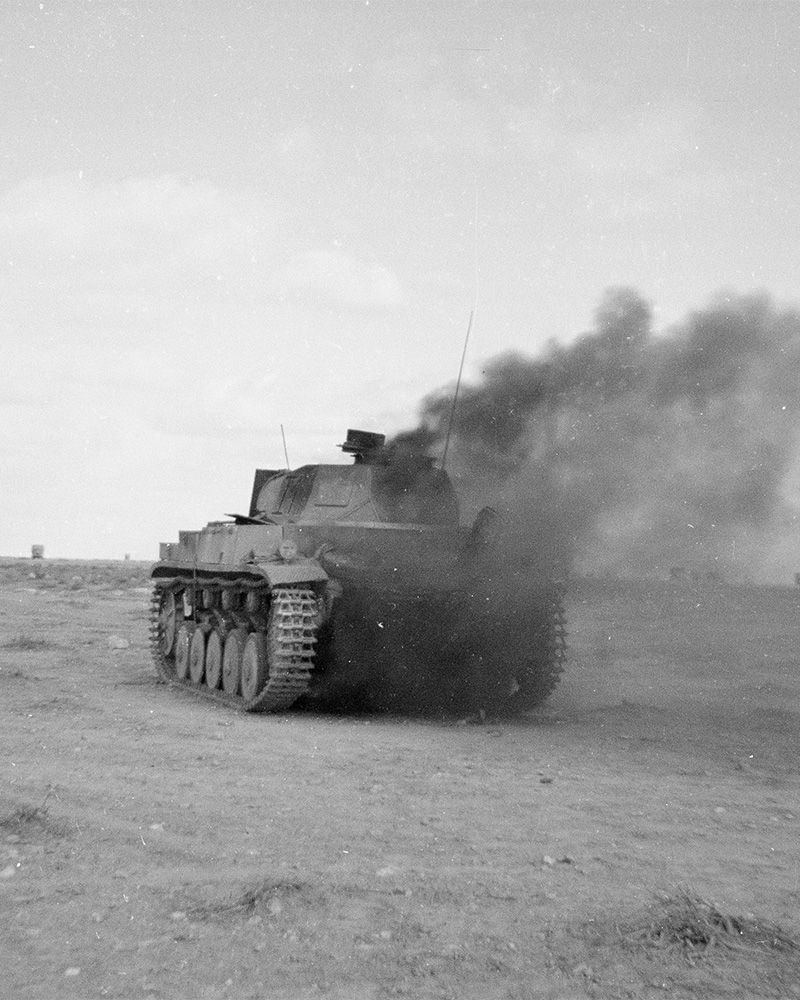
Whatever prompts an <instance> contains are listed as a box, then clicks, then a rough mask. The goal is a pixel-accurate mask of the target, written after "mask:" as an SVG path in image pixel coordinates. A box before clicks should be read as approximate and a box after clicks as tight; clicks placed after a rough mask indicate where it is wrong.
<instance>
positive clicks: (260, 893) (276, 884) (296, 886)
mask: <svg viewBox="0 0 800 1000" xmlns="http://www.w3.org/2000/svg"><path fill="white" fill-rule="evenodd" d="M302 888H303V885H302V883H300V882H292V881H286V880H285V879H263V880H261V881H259V882H257V883H256V884H255V885H253V886H251V887H250V888H248V889H245V890H244V891H243V892H241V893H240V894H239V895H238V896H235V897H233V898H232V899H228V900H226V901H224V902H217V903H201V904H198V905H196V906H193V907H191V909H190V910H189V914H190V916H191V917H192V919H193V920H204V919H207V918H208V917H210V916H214V915H217V914H227V913H237V912H241V913H251V912H252V911H253V910H254V909H255V908H256V907H257V906H259V905H262V904H267V905H268V904H269V903H270V902H271V901H272V900H275V899H277V898H278V897H280V896H287V895H290V894H292V893H296V892H299V891H300V890H301V889H302Z"/></svg>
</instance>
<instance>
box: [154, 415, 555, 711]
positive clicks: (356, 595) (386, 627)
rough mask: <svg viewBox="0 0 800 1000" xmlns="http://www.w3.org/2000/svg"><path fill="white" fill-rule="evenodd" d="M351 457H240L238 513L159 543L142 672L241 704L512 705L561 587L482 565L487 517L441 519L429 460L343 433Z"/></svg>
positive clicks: (524, 702)
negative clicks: (288, 465)
mask: <svg viewBox="0 0 800 1000" xmlns="http://www.w3.org/2000/svg"><path fill="white" fill-rule="evenodd" d="M339 447H341V448H342V449H343V451H344V453H345V454H347V455H349V456H351V457H352V459H353V461H352V464H349V465H343V464H338V465H335V464H331V465H305V466H302V467H300V468H297V469H294V470H288V469H283V470H277V469H257V470H256V473H255V481H254V483H253V490H252V495H251V499H250V506H249V509H248V513H247V514H226V515H225V517H226V518H228V520H225V521H212V522H211V523H209V524H208V525H207V526H206V527H205V528H203V529H201V530H199V531H181V532H179V537H178V541H177V542H166V543H162V544H161V547H160V558H159V561H158V562H157V563H156V564H155V565H154V567H153V569H152V574H151V575H152V580H153V597H152V612H151V625H150V635H151V647H152V652H153V659H154V662H155V666H156V669H157V671H158V674H159V677H160V678H161V679H162V680H163V681H165V682H167V683H169V684H171V685H180V686H183V687H185V688H187V689H190V690H192V691H194V692H195V693H197V694H199V695H202V696H204V697H207V698H211V699H214V700H218V701H221V702H224V703H226V704H228V705H230V706H232V707H235V708H239V709H242V710H245V711H248V712H276V711H282V710H284V709H287V708H288V707H289V706H290V705H293V704H295V703H301V704H305V705H313V704H315V703H316V704H320V705H336V704H339V705H341V704H349V705H353V704H355V705H358V706H359V707H365V708H369V709H377V710H392V709H395V710H407V709H409V708H413V709H415V710H423V711H424V710H425V709H426V708H428V707H429V708H435V709H444V710H454V711H458V712H461V711H465V712H468V713H469V712H476V713H479V714H480V716H481V717H482V716H483V715H484V714H485V713H487V712H493V713H499V712H511V713H514V712H520V711H526V710H529V709H532V708H534V707H536V706H537V705H538V704H539V703H540V702H542V701H543V700H544V699H545V698H546V697H547V695H548V694H549V693H550V692H551V691H552V689H553V688H554V687H555V685H556V683H557V682H558V679H559V676H560V674H561V672H562V670H563V667H564V661H565V648H566V643H565V636H566V632H565V621H564V611H563V587H562V585H561V584H560V583H559V582H558V581H553V580H547V579H540V578H538V577H537V576H536V575H535V574H533V575H531V576H527V575H526V578H525V583H524V586H523V585H520V582H519V574H518V573H517V574H516V577H514V575H513V574H512V575H511V582H509V581H508V580H507V579H506V576H505V575H504V574H503V573H502V572H500V570H499V568H498V567H499V562H498V559H497V547H496V542H495V538H496V535H497V531H498V518H497V516H496V514H495V513H494V511H492V509H491V508H485V509H484V510H483V511H481V513H480V514H479V515H478V517H477V518H476V520H475V522H474V523H473V524H472V525H471V526H462V525H461V524H460V522H459V505H458V501H457V498H456V494H455V491H454V488H453V485H452V483H451V481H450V479H449V477H448V476H447V474H446V472H445V471H444V470H443V469H440V468H437V466H436V462H435V460H434V459H433V458H431V457H429V456H428V455H426V454H423V453H419V452H416V451H413V450H410V449H408V448H404V447H398V446H391V445H387V444H386V440H385V436H384V435H382V434H374V433H371V432H367V431H360V430H349V431H348V432H347V436H346V440H345V442H344V444H342V445H340V446H339Z"/></svg>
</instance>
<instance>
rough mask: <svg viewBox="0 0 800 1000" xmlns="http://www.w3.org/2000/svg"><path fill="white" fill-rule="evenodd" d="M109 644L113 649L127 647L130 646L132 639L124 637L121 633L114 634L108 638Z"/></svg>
mask: <svg viewBox="0 0 800 1000" xmlns="http://www.w3.org/2000/svg"><path fill="white" fill-rule="evenodd" d="M108 645H109V647H110V648H111V649H127V648H128V646H130V640H129V639H123V638H122V636H119V635H112V636H109V638H108Z"/></svg>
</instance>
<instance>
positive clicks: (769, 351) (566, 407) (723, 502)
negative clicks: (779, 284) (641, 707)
mask: <svg viewBox="0 0 800 1000" xmlns="http://www.w3.org/2000/svg"><path fill="white" fill-rule="evenodd" d="M452 399H453V387H452V386H448V387H446V388H443V389H442V390H440V391H438V392H436V393H434V394H433V395H431V396H430V397H429V398H427V399H426V400H425V401H424V402H423V405H422V409H421V415H420V422H419V425H418V427H417V428H415V429H414V430H410V431H408V432H406V433H404V434H401V435H399V436H398V439H397V442H398V443H404V444H406V445H409V446H415V447H422V448H425V449H428V450H429V452H430V453H431V454H436V453H438V454H439V455H441V454H442V452H443V450H444V445H445V440H446V437H447V432H448V426H449V424H450V417H451V409H452ZM799 415H800V314H799V313H798V312H797V310H795V309H789V308H783V307H779V306H778V305H776V304H775V303H774V302H773V301H772V299H771V298H770V297H769V296H768V295H766V294H752V295H733V294H731V295H720V296H719V297H718V298H717V299H715V300H714V301H713V302H712V303H711V304H710V305H709V306H708V307H707V308H704V309H701V310H699V311H697V312H693V313H691V314H690V315H689V316H688V317H687V318H686V319H685V320H684V321H683V322H681V323H679V324H678V325H676V326H675V327H673V328H671V329H669V330H667V331H665V332H663V333H656V332H655V331H654V330H653V317H652V311H651V309H650V306H649V305H648V303H647V302H646V301H645V300H644V299H643V298H642V296H641V295H640V294H639V293H638V292H636V291H635V290H632V289H624V288H623V289H612V290H609V291H608V292H606V294H605V296H604V297H603V299H602V301H601V303H600V305H599V307H598V309H597V310H596V313H595V320H594V328H593V329H592V330H590V331H589V332H587V333H585V334H584V335H582V336H581V337H579V338H578V339H577V340H576V341H575V342H574V343H572V344H570V345H567V346H564V345H560V344H557V343H555V342H552V343H550V344H549V345H548V346H547V347H546V348H545V349H544V350H543V351H542V352H541V353H540V354H539V355H538V356H535V357H527V356H525V355H522V354H517V353H513V354H503V355H500V356H498V357H495V358H494V359H492V360H491V361H490V362H489V363H488V364H487V365H486V367H485V369H484V371H483V373H482V377H481V379H480V381H479V382H477V383H475V384H472V385H466V386H462V388H461V392H460V395H459V399H458V405H457V408H456V411H455V417H454V420H453V425H452V436H451V439H450V442H449V447H448V456H447V468H448V472H449V473H450V475H451V476H452V477H453V479H454V481H455V483H456V486H457V489H458V490H459V493H460V494H461V498H462V506H463V508H464V512H465V514H466V515H467V516H469V515H470V514H471V513H474V512H476V511H477V510H478V509H479V508H480V507H481V506H483V505H484V504H489V505H492V506H494V507H495V508H497V509H498V510H500V511H501V513H502V514H503V515H504V519H505V523H506V531H505V533H504V545H505V547H506V549H507V552H508V553H509V554H516V556H517V557H519V559H520V560H522V561H524V562H527V563H528V564H530V565H534V566H537V567H538V568H540V569H541V570H542V571H543V572H546V573H548V574H551V573H559V574H563V573H565V572H566V571H568V570H569V569H570V568H571V569H574V570H575V571H578V572H597V573H609V572H611V573H617V574H621V575H622V574H624V575H645V576H653V575H660V576H663V575H665V574H666V573H668V572H669V570H670V568H672V567H679V566H681V567H685V568H686V569H687V571H696V572H702V573H716V574H719V575H720V576H723V577H725V578H743V577H752V578H755V579H785V578H786V574H787V573H788V572H789V570H790V568H792V567H793V565H794V563H797V564H800V552H799V551H798V536H797V531H796V527H797V526H796V521H795V518H796V513H797V509H798V507H797V504H796V499H797V498H796V496H793V491H796V486H797V482H796V475H797V474H796V459H797V454H798V452H797V444H798V433H797V432H798V416H799Z"/></svg>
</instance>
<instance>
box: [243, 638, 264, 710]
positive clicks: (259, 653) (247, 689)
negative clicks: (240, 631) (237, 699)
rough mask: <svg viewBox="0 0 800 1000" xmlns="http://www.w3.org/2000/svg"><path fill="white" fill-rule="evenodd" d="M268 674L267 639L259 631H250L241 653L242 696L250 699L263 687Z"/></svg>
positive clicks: (246, 699) (247, 699)
mask: <svg viewBox="0 0 800 1000" xmlns="http://www.w3.org/2000/svg"><path fill="white" fill-rule="evenodd" d="M268 676H269V663H268V661H267V640H266V637H265V636H263V635H262V634H261V633H259V632H251V633H250V635H249V636H248V638H247V642H246V643H245V647H244V653H243V654H242V696H243V697H244V699H245V701H252V699H253V698H255V697H256V695H258V693H259V691H261V689H262V688H263V687H264V685H265V684H266V682H267V677H268Z"/></svg>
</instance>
